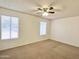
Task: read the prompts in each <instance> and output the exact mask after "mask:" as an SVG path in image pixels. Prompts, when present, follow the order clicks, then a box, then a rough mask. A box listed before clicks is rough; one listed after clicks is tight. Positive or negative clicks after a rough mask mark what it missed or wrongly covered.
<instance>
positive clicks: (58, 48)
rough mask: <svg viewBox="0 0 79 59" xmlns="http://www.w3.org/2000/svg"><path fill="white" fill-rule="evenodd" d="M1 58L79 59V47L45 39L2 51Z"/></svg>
mask: <svg viewBox="0 0 79 59" xmlns="http://www.w3.org/2000/svg"><path fill="white" fill-rule="evenodd" d="M0 59H79V48H77V47H73V46H70V45H67V44H63V43H60V42H57V41H53V40H44V41H40V42H37V43H32V44H28V45H25V46H21V47H17V48H12V49H8V50H4V51H0Z"/></svg>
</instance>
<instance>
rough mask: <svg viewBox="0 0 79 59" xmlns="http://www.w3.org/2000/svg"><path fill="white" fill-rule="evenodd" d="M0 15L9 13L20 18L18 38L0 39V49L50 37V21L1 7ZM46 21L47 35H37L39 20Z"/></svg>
mask: <svg viewBox="0 0 79 59" xmlns="http://www.w3.org/2000/svg"><path fill="white" fill-rule="evenodd" d="M0 15H10V16H17V17H19V20H20V36H19V39H16V40H0V50H3V49H8V48H13V47H17V46H21V45H25V44H29V43H32V42H37V41H41V40H45V39H48V38H49V37H50V32H49V31H50V29H49V28H50V21H48V20H46V19H43V18H40V17H36V16H32V15H27V14H23V13H20V12H16V11H12V10H8V9H3V8H0ZM40 21H46V22H47V23H48V26H47V35H45V36H40V35H39V24H40V23H39V22H40Z"/></svg>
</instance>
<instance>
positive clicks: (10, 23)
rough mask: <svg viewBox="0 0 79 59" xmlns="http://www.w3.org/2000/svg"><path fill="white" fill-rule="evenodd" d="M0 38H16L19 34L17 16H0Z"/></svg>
mask: <svg viewBox="0 0 79 59" xmlns="http://www.w3.org/2000/svg"><path fill="white" fill-rule="evenodd" d="M0 18H1V19H0V24H1V26H0V27H1V28H0V33H1V36H0V37H1V40H8V39H16V38H18V34H19V18H18V17H11V16H4V15H2V16H1V17H0Z"/></svg>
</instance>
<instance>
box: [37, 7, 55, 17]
mask: <svg viewBox="0 0 79 59" xmlns="http://www.w3.org/2000/svg"><path fill="white" fill-rule="evenodd" d="M53 9H54V8H53V7H44V8H37V12H39V13H42V16H48V14H54V13H55V11H53Z"/></svg>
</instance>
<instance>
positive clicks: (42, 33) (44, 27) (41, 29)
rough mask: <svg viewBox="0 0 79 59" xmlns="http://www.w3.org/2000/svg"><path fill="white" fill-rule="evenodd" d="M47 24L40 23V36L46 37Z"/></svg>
mask: <svg viewBox="0 0 79 59" xmlns="http://www.w3.org/2000/svg"><path fill="white" fill-rule="evenodd" d="M46 27H47V22H40V35H46V34H47V31H46Z"/></svg>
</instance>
